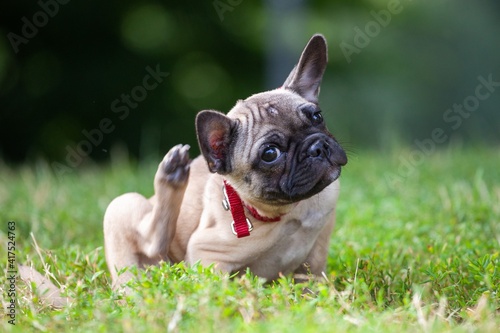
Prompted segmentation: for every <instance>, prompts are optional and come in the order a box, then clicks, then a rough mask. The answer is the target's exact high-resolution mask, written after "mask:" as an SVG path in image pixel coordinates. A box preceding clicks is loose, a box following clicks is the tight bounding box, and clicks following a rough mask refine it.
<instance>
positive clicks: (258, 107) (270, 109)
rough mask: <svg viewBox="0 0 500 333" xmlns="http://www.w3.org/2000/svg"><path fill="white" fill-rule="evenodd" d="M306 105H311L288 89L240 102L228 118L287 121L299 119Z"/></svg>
mask: <svg viewBox="0 0 500 333" xmlns="http://www.w3.org/2000/svg"><path fill="white" fill-rule="evenodd" d="M306 104H311V103H309V102H308V101H306V100H305V99H304V98H302V97H300V96H299V95H297V94H295V93H293V92H291V91H289V90H287V89H275V90H271V91H266V92H262V93H258V94H255V95H252V96H250V97H248V98H247V99H245V100H239V101H238V102H237V103H236V105H235V106H234V108H233V109H232V110H231V111H230V112H229V113H228V116H230V117H231V118H240V117H245V118H247V119H248V117H249V116H250V115H253V117H254V118H255V117H257V118H261V119H262V118H266V119H268V120H270V121H272V120H274V119H276V120H278V119H280V120H281V121H285V119H297V114H298V113H299V114H300V112H298V111H299V110H300V107H301V106H303V105H306ZM299 117H301V116H299Z"/></svg>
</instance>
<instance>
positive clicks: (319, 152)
mask: <svg viewBox="0 0 500 333" xmlns="http://www.w3.org/2000/svg"><path fill="white" fill-rule="evenodd" d="M330 154H331V150H330V145H329V144H328V143H327V142H326V141H325V140H322V139H319V140H316V141H315V142H314V143H313V144H312V145H311V146H309V148H308V149H307V156H308V157H314V158H315V157H329V156H330Z"/></svg>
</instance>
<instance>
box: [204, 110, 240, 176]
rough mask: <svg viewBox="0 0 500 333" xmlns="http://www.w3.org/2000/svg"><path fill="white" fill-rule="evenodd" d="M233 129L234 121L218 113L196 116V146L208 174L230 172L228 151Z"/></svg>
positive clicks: (209, 111) (210, 111)
mask: <svg viewBox="0 0 500 333" xmlns="http://www.w3.org/2000/svg"><path fill="white" fill-rule="evenodd" d="M235 128H236V124H235V121H234V120H232V119H230V118H229V117H227V116H226V115H224V114H223V113H221V112H218V111H213V110H204V111H200V112H199V113H198V115H197V116H196V134H197V136H198V144H199V146H200V150H201V153H202V154H203V156H204V157H205V160H206V161H207V164H208V168H209V169H210V172H217V173H218V174H221V175H224V174H227V173H229V172H230V171H231V161H230V160H231V159H230V157H229V156H230V154H229V153H230V151H229V150H230V146H231V140H232V138H233V135H234V133H233V132H234V129H235Z"/></svg>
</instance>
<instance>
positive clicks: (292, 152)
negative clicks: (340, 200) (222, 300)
mask: <svg viewBox="0 0 500 333" xmlns="http://www.w3.org/2000/svg"><path fill="white" fill-rule="evenodd" d="M326 65H327V45H326V40H325V38H324V37H323V36H322V35H314V36H312V38H311V39H310V41H309V42H308V44H307V45H306V47H305V49H304V51H303V52H302V55H301V57H300V60H299V62H298V64H297V65H296V66H295V68H294V69H293V70H292V72H291V73H290V75H289V76H288V78H287V79H286V80H285V83H284V84H283V86H282V87H280V88H278V89H275V90H271V91H266V92H262V93H258V94H255V95H252V96H250V97H249V98H247V99H245V100H239V101H238V102H237V103H236V105H235V106H234V107H233V108H232V109H231V111H229V113H227V115H225V114H223V113H220V112H218V111H213V110H204V111H201V112H199V113H198V115H197V117H196V132H197V136H198V143H199V146H200V149H201V152H202V156H199V157H197V158H196V159H194V160H193V161H191V160H190V159H189V156H188V150H189V146H187V145H184V146H183V145H178V146H175V147H173V148H172V149H171V150H170V151H169V152H168V153H167V154H166V156H165V158H164V159H163V161H162V162H161V163H160V164H159V166H158V171H157V172H156V175H155V178H154V190H155V194H154V196H153V197H151V198H149V199H147V198H145V197H144V196H142V195H140V194H138V193H127V194H124V195H121V196H119V197H117V198H116V199H114V200H113V201H112V202H111V203H110V205H109V206H108V208H107V210H106V213H105V216H104V239H105V253H106V261H107V265H108V267H109V270H110V272H111V276H112V279H113V286H114V287H120V286H121V285H122V284H123V283H124V282H126V281H128V280H129V279H130V278H131V277H132V274H131V273H130V272H128V271H127V270H124V271H125V272H123V273H122V274H118V272H119V271H121V270H122V269H123V268H125V267H129V266H137V267H144V266H145V265H154V264H157V263H159V262H160V261H167V262H172V263H175V262H180V261H185V262H187V263H191V264H192V263H195V262H198V261H200V262H201V263H202V264H204V265H209V264H215V267H216V268H217V269H219V270H220V271H223V272H230V273H237V272H244V271H245V270H246V269H247V268H249V269H250V270H251V271H252V272H253V273H255V274H256V275H258V276H261V277H263V278H265V279H268V280H272V279H275V278H277V277H278V276H279V275H280V274H285V275H286V274H290V273H300V274H303V273H312V274H315V275H320V274H321V273H322V272H323V271H324V270H325V265H326V258H327V255H328V248H329V241H330V237H331V233H332V229H333V226H334V221H335V207H336V201H337V197H338V195H339V181H338V178H339V176H340V171H341V167H342V166H344V165H345V164H346V163H347V157H346V154H345V152H344V150H343V149H342V147H341V146H340V145H339V143H338V142H337V141H336V140H335V138H334V137H333V135H332V134H330V132H329V131H328V129H327V128H326V125H325V122H324V120H323V116H322V113H321V109H320V107H319V105H318V94H319V89H320V83H321V80H322V77H323V73H324V71H325V68H326ZM221 203H222V204H221Z"/></svg>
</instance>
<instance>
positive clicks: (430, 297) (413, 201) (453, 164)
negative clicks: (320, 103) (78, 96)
mask: <svg viewBox="0 0 500 333" xmlns="http://www.w3.org/2000/svg"><path fill="white" fill-rule="evenodd" d="M410 152H411V151H404V150H402V151H399V152H398V153H393V154H386V155H383V154H381V153H377V152H359V153H357V154H356V155H354V156H350V161H349V164H348V166H347V167H346V168H345V169H344V171H343V175H342V192H341V197H340V201H339V204H338V221H337V226H336V229H335V231H334V234H333V236H332V243H331V248H330V256H329V259H328V267H327V272H326V279H325V280H323V281H310V282H307V283H302V284H294V283H293V281H292V278H291V277H282V278H281V279H279V280H278V281H276V282H274V283H271V284H265V283H263V281H262V280H260V279H259V278H257V277H255V276H253V275H252V274H250V273H247V274H246V275H245V276H243V277H242V278H236V279H231V278H230V277H229V276H227V275H221V274H218V273H216V272H214V270H213V269H212V268H211V267H200V266H193V267H186V266H185V265H183V264H178V265H166V264H165V265H162V266H161V267H152V268H150V269H149V270H148V271H146V272H143V273H142V278H141V279H139V281H137V282H136V283H134V284H133V285H132V287H133V289H134V290H135V292H134V293H133V294H131V295H130V296H127V297H123V296H122V295H120V294H117V293H115V292H113V291H112V290H111V289H110V287H109V285H110V276H109V274H108V272H107V269H106V265H105V260H104V252H103V247H102V245H103V236H102V216H103V213H104V210H105V208H106V206H107V204H108V203H109V202H110V200H112V198H114V197H115V196H117V195H119V194H121V193H124V192H127V191H138V192H141V193H143V194H145V195H151V194H152V179H153V175H154V171H155V169H156V165H155V164H156V163H144V164H133V163H129V162H127V161H125V160H123V159H119V158H117V159H115V160H114V161H113V162H112V163H111V164H110V165H108V166H105V167H96V166H94V167H87V168H81V169H78V170H75V172H74V173H73V174H71V175H68V176H67V177H65V178H63V179H57V178H56V177H55V176H54V175H53V174H52V173H51V170H50V167H49V166H48V165H47V164H45V163H38V164H36V165H34V166H25V167H22V168H19V169H15V170H13V169H9V168H6V167H1V169H0V207H1V211H0V220H1V221H2V226H3V229H2V230H1V232H0V238H1V249H0V258H1V263H2V268H3V267H5V264H6V263H7V253H6V247H7V234H6V232H7V229H6V222H7V221H9V220H13V221H16V247H17V248H16V250H17V252H16V254H17V256H16V261H17V262H18V263H25V264H26V263H31V262H32V263H33V264H34V266H35V267H37V268H38V269H39V270H42V264H41V258H40V257H39V255H38V254H37V252H36V249H35V246H34V245H33V241H32V239H31V236H30V232H32V233H33V235H34V237H35V239H36V240H37V242H38V245H39V247H40V249H41V255H42V257H43V260H44V261H45V262H46V264H48V265H49V267H50V271H51V273H52V274H53V275H54V278H55V281H56V282H57V283H60V284H61V285H62V286H64V287H65V289H66V293H67V295H69V296H71V297H72V298H73V299H74V301H73V303H72V304H71V305H70V306H68V307H65V308H63V309H60V310H53V309H50V308H48V307H46V306H44V305H43V304H41V303H40V302H39V299H38V296H36V294H34V293H33V290H32V287H31V286H25V285H23V284H22V283H21V282H18V283H17V301H18V307H17V316H16V326H12V325H10V324H9V323H8V320H9V318H8V317H5V315H4V314H0V331H2V332H9V331H17V332H27V331H44V332H62V331H75V332H89V331H91V332H113V331H117V332H153V331H167V330H170V331H174V332H186V331H193V332H217V331H219V332H220V331H223V332H229V331H235V330H238V331H242V332H255V331H261V332H402V331H405V332H497V331H498V327H500V299H499V298H500V294H499V289H500V258H499V255H500V172H499V170H500V169H499V166H500V152H499V151H498V150H493V149H477V150H473V149H468V150H464V151H460V150H458V149H455V150H451V151H442V152H438V153H435V154H433V155H432V156H429V157H427V158H425V159H424V160H423V161H422V163H420V164H419V165H418V166H417V167H416V168H414V169H412V171H413V172H411V174H410V175H408V176H406V177H396V178H397V181H392V180H393V179H394V177H393V176H394V174H395V173H397V170H398V168H400V167H401V163H402V162H401V157H404V158H408V156H409V154H410ZM389 175H392V176H391V177H388V176H389ZM388 179H391V181H389V182H388ZM5 286H7V281H6V276H5V275H4V274H2V276H1V277H0V287H1V288H2V289H3V290H2V297H4V298H3V300H4V303H3V308H4V309H5V306H6V303H5V300H6V299H7V298H6V297H5V291H6V288H4V287H5Z"/></svg>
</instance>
